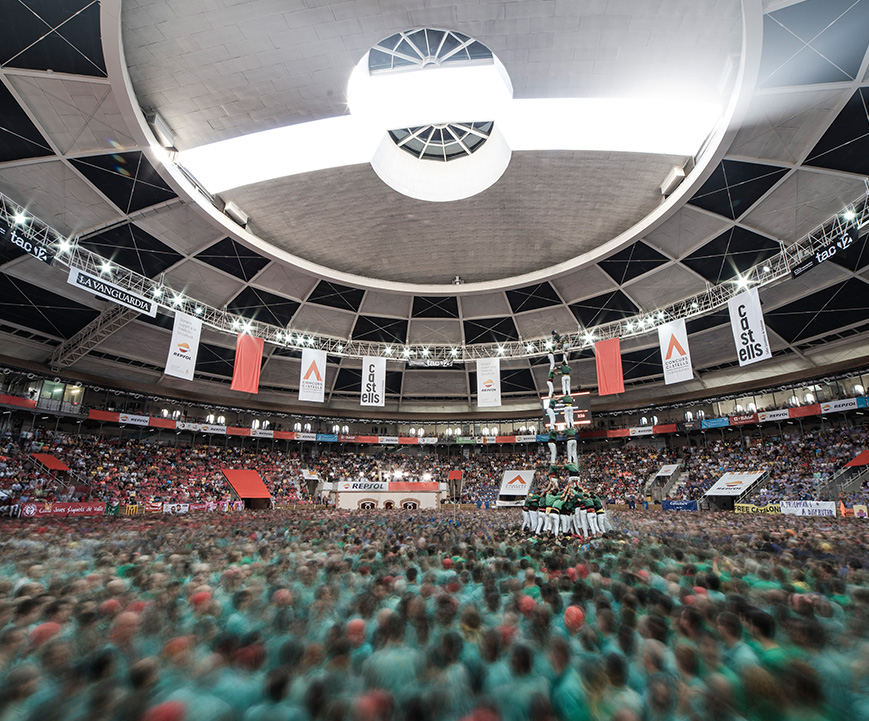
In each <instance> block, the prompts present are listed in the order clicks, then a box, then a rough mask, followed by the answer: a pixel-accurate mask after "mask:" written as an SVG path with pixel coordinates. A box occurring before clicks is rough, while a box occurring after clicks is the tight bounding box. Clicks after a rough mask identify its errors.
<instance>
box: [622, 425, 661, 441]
mask: <svg viewBox="0 0 869 721" xmlns="http://www.w3.org/2000/svg"><path fill="white" fill-rule="evenodd" d="M654 432H655V429H654V428H653V427H652V426H634V427H633V428H628V434H629V435H630V436H631V437H632V438H633V437H635V436H651V435H653V434H654Z"/></svg>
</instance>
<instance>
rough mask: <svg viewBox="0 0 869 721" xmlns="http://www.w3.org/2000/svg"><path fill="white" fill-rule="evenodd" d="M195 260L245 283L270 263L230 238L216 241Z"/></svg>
mask: <svg viewBox="0 0 869 721" xmlns="http://www.w3.org/2000/svg"><path fill="white" fill-rule="evenodd" d="M196 259H197V260H201V261H202V262H203V263H208V265H211V266H213V267H215V268H218V269H220V270H222V271H224V272H226V273H229V274H230V275H232V276H234V277H236V278H240V279H241V280H245V281H247V280H251V279H252V278H253V277H254V276H255V275H256V274H257V273H259V272H260V271H261V270H262V269H263V268H265V267H266V266H267V265H268V264H269V262H270V261H269V259H268V258H263V257H262V256H261V255H260V254H259V253H257V252H255V251H253V250H251V249H250V248H246V247H245V246H243V245H241V244H240V243H236V242H235V241H234V240H233V239H232V238H224V239H223V240H219V241H217V242H216V243H215V244H214V245H212V246H211V247H210V248H207V249H206V250H203V251H202V252H201V253H199V254H198V255H197V256H196Z"/></svg>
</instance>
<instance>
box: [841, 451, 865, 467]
mask: <svg viewBox="0 0 869 721" xmlns="http://www.w3.org/2000/svg"><path fill="white" fill-rule="evenodd" d="M852 466H869V451H863V452H862V453H861V454H860V455H859V456H857V457H856V458H855V459H854V460H853V461H851V462H849V463H846V464H845V468H850V467H852Z"/></svg>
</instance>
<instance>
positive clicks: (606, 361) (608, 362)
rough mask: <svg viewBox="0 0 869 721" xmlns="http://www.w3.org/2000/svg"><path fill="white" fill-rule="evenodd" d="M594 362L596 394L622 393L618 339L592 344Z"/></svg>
mask: <svg viewBox="0 0 869 721" xmlns="http://www.w3.org/2000/svg"><path fill="white" fill-rule="evenodd" d="M594 361H595V365H596V366H597V394H598V395H599V396H609V395H613V394H614V393H624V392H625V378H624V375H623V374H622V345H621V341H620V340H619V339H618V338H612V339H610V340H599V341H598V342H597V343H595V344H594Z"/></svg>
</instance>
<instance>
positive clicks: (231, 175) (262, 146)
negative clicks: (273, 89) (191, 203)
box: [178, 115, 382, 193]
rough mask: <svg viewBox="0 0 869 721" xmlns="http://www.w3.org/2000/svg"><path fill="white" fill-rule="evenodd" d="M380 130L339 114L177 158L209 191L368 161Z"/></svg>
mask: <svg viewBox="0 0 869 721" xmlns="http://www.w3.org/2000/svg"><path fill="white" fill-rule="evenodd" d="M381 135H382V133H381V132H378V131H377V130H376V129H372V127H371V126H370V125H368V124H366V123H363V122H359V119H358V118H354V117H353V116H350V115H341V116H338V117H335V118H326V119H324V120H314V121H312V122H309V123H297V124H296V125H286V126H284V127H282V128H275V129H274V130H264V131H262V132H259V133H251V134H249V135H242V136H240V137H238V138H231V139H229V140H221V141H220V142H218V143H211V144H210V145H200V146H199V147H198V148H191V149H190V150H184V151H182V152H180V153H178V164H179V165H181V166H183V167H184V168H186V169H187V170H189V171H190V172H191V173H193V175H194V177H195V178H196V179H197V180H198V181H199V182H200V183H202V184H203V185H204V186H205V187H206V188H207V189H208V190H209V191H210V192H212V193H220V192H222V191H224V190H229V189H230V188H240V187H242V186H244V185H251V184H253V183H261V182H263V181H266V180H273V179H274V178H282V177H284V176H287V175H298V174H300V173H310V172H312V171H315V170H326V169H328V168H338V167H342V166H345V165H357V164H359V163H367V162H369V161H370V160H371V158H372V156H373V155H374V151H375V150H376V149H377V144H378V142H379V141H380V138H381Z"/></svg>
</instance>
